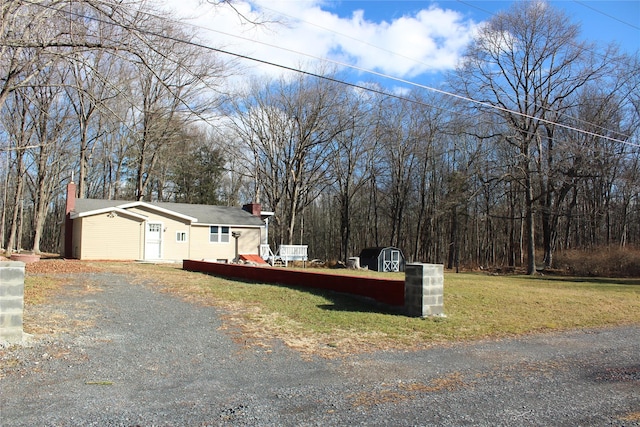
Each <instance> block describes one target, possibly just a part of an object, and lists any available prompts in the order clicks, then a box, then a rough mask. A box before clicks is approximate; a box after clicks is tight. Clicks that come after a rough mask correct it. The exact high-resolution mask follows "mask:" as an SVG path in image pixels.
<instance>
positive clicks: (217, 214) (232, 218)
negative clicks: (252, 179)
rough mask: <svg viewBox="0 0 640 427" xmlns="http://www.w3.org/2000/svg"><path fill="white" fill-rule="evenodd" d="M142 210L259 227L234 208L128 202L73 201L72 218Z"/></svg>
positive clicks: (255, 219)
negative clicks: (132, 209)
mask: <svg viewBox="0 0 640 427" xmlns="http://www.w3.org/2000/svg"><path fill="white" fill-rule="evenodd" d="M133 207H142V208H147V209H152V210H157V211H159V212H163V213H166V214H169V215H174V216H177V217H180V218H184V219H187V220H189V221H191V222H192V223H194V224H195V225H198V224H200V225H209V224H211V225H236V226H238V225H241V226H253V227H260V226H262V225H264V224H263V222H262V219H260V218H259V217H257V216H254V215H251V214H250V213H249V212H246V211H244V210H242V209H241V208H238V207H233V206H212V205H195V204H188V203H168V202H132V201H128V200H105V199H76V200H75V209H74V210H73V213H74V215H73V216H74V217H81V216H89V215H94V214H98V213H103V212H105V211H106V210H110V209H113V210H116V209H130V208H133Z"/></svg>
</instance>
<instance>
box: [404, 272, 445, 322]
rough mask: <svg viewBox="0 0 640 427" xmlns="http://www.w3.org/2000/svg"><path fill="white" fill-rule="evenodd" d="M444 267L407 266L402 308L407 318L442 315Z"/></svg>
mask: <svg viewBox="0 0 640 427" xmlns="http://www.w3.org/2000/svg"><path fill="white" fill-rule="evenodd" d="M443 307H444V266H443V265H442V264H417V263H416V264H407V265H406V267H405V280H404V308H405V311H406V313H407V315H409V316H413V317H427V316H443V315H444V308H443Z"/></svg>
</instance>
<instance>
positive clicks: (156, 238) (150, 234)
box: [144, 222, 162, 259]
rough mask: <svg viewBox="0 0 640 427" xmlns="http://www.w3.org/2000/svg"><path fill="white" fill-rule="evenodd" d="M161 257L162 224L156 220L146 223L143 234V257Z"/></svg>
mask: <svg viewBox="0 0 640 427" xmlns="http://www.w3.org/2000/svg"><path fill="white" fill-rule="evenodd" d="M161 258H162V224H160V223H157V222H148V223H147V233H146V236H145V245H144V259H161Z"/></svg>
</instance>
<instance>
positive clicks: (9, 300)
mask: <svg viewBox="0 0 640 427" xmlns="http://www.w3.org/2000/svg"><path fill="white" fill-rule="evenodd" d="M23 313H24V263H23V262H18V261H2V262H0V341H2V342H8V343H12V344H13V343H19V342H22V339H23V333H22V332H23V331H22V316H23Z"/></svg>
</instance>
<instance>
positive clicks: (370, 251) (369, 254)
mask: <svg viewBox="0 0 640 427" xmlns="http://www.w3.org/2000/svg"><path fill="white" fill-rule="evenodd" d="M385 249H393V250H396V251H400V249H398V248H396V247H393V246H377V247H373V248H365V249H363V250H362V251H361V252H360V258H377V257H378V255H380V252H382V251H383V250H385ZM400 253H402V252H400Z"/></svg>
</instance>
